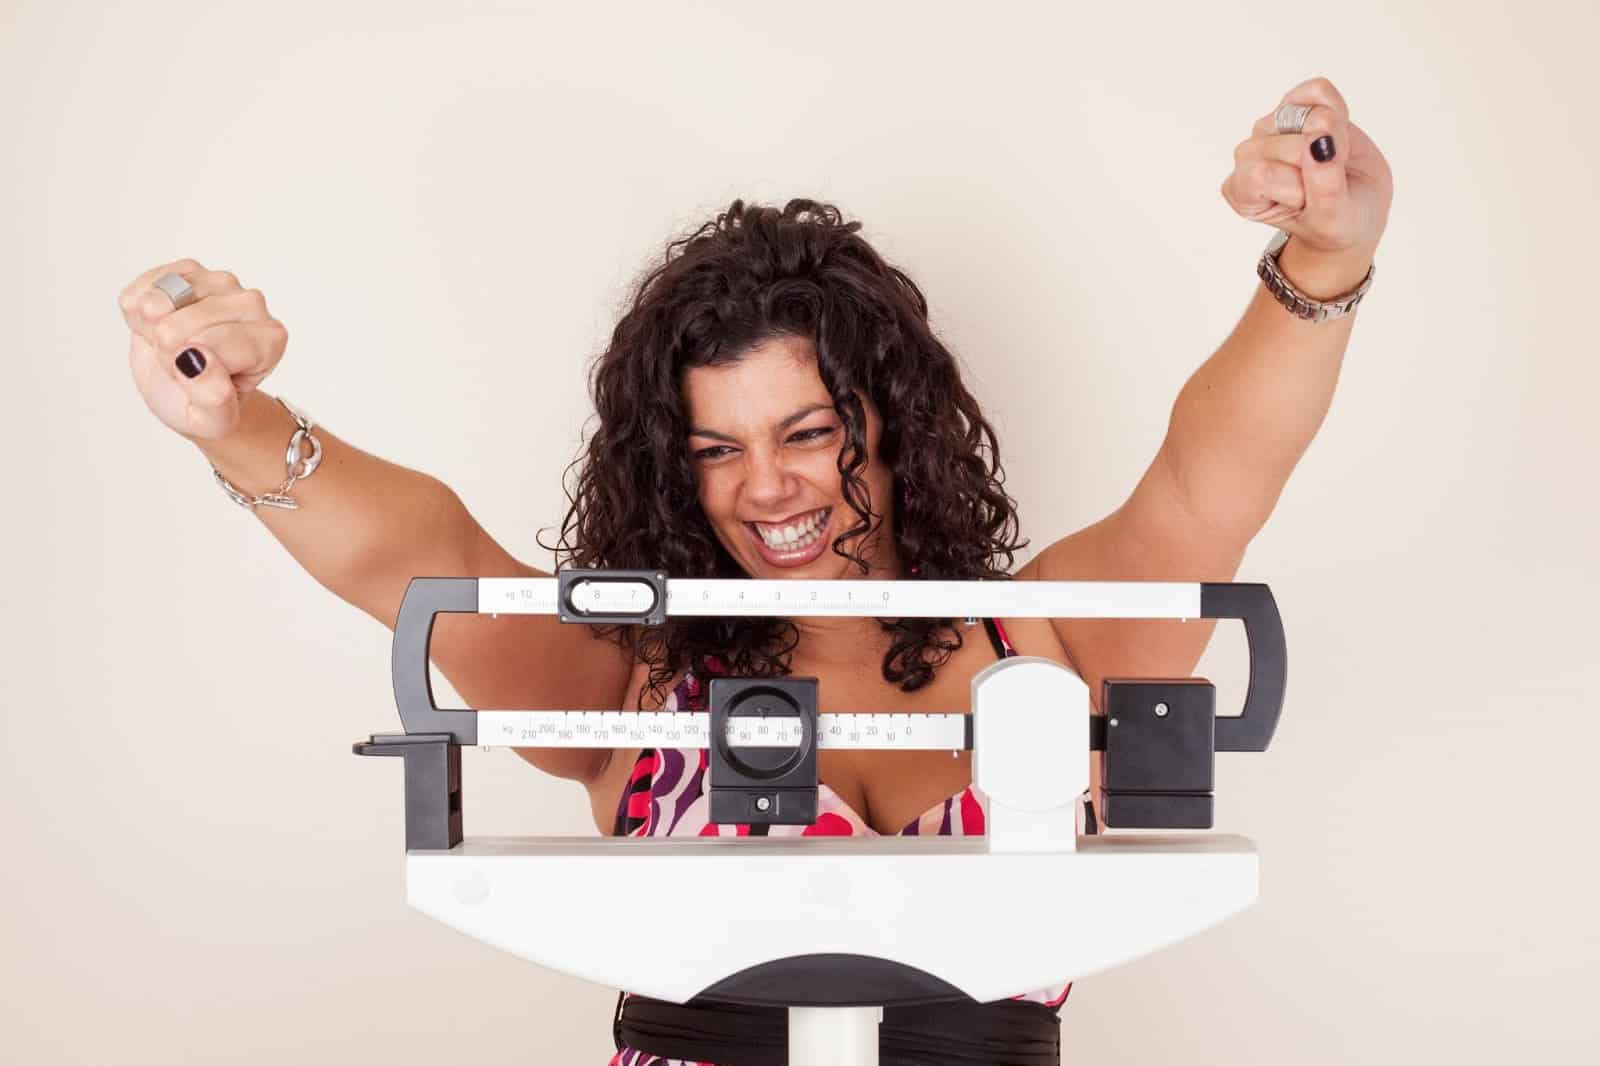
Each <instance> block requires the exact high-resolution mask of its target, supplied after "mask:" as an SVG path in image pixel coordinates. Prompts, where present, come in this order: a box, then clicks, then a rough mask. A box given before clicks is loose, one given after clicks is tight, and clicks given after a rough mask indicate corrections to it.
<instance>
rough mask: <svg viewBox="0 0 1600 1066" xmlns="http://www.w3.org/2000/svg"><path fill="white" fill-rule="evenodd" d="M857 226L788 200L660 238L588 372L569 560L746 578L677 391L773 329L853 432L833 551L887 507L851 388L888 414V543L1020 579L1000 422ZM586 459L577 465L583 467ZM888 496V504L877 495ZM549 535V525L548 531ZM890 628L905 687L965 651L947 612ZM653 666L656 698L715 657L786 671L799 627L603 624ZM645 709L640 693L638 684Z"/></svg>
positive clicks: (747, 668)
mask: <svg viewBox="0 0 1600 1066" xmlns="http://www.w3.org/2000/svg"><path fill="white" fill-rule="evenodd" d="M860 228H861V223H860V222H848V223H847V222H845V221H843V218H842V216H841V214H840V212H839V209H838V208H836V207H834V206H832V205H830V204H824V203H818V202H816V201H813V200H806V199H793V200H790V201H789V202H788V203H787V204H785V205H784V207H783V209H782V210H781V211H780V210H778V209H777V208H776V207H768V206H761V205H758V204H749V205H746V204H745V203H744V201H743V200H734V201H733V204H732V205H731V206H730V207H729V208H728V209H727V210H726V211H724V212H723V213H721V214H719V215H718V216H717V217H716V218H715V219H713V220H712V221H710V222H707V223H705V224H704V225H702V226H700V227H699V228H698V229H696V230H695V231H693V232H692V233H689V234H688V235H686V236H682V237H679V238H677V239H675V240H673V241H671V242H670V243H668V245H667V246H666V251H665V254H664V255H663V257H662V259H661V261H660V263H659V264H657V265H655V266H654V267H653V268H651V269H649V270H647V271H646V272H645V273H644V274H643V275H642V276H641V278H640V279H639V280H638V282H637V285H636V288H635V289H634V292H633V296H632V300H631V306H630V307H629V308H628V310H627V312H626V313H625V314H624V315H623V316H622V319H621V321H619V322H618V323H617V326H616V328H615V330H613V332H612V334H611V341H610V344H609V345H608V346H607V347H606V349H605V350H604V351H603V352H601V353H600V354H599V355H598V356H597V357H596V359H595V360H594V363H593V365H592V367H591V372H590V391H591V393H592V395H593V397H594V405H595V413H596V415H597V416H598V418H599V423H600V424H599V427H598V429H596V430H595V432H594V434H593V435H592V436H591V437H589V438H588V441H587V451H586V454H584V452H583V451H582V450H580V454H579V456H578V458H577V459H575V460H574V461H573V462H572V464H570V465H569V466H568V467H567V473H568V474H570V473H571V472H572V469H573V467H580V470H579V474H578V479H577V487H576V491H573V490H571V489H568V488H566V480H567V478H566V475H563V479H562V481H563V489H564V491H566V494H567V498H568V500H569V502H570V504H571V506H570V507H569V509H568V511H567V514H566V517H565V518H564V519H563V520H562V525H561V540H560V542H559V543H558V544H557V545H555V546H551V545H546V544H544V542H543V541H542V540H541V541H540V546H541V547H544V548H546V549H547V550H551V551H554V552H555V553H556V557H557V567H558V568H559V567H560V566H561V565H562V556H566V565H568V566H571V567H606V568H616V569H623V568H628V569H634V568H638V569H659V570H663V571H665V572H666V573H667V574H668V575H670V576H671V577H674V578H691V577H694V578H742V577H748V576H749V575H748V574H746V573H745V572H744V571H743V569H742V568H741V567H740V565H739V564H738V563H737V562H736V561H735V560H734V559H733V557H732V556H730V555H729V554H728V552H727V550H726V549H725V548H724V547H723V546H722V544H721V542H720V541H719V540H718V539H717V537H716V535H715V534H714V533H713V531H712V529H711V526H710V524H709V523H708V522H707V520H706V518H705V515H704V512H703V511H702V510H701V508H700V505H699V497H698V493H697V491H696V482H695V473H694V470H693V467H692V465H691V462H690V456H689V446H688V442H687V436H688V423H687V416H686V413H685V409H684V404H683V400H682V396H681V394H680V391H679V386H680V382H681V375H682V374H683V372H684V371H685V370H686V369H688V368H691V367H702V366H718V365H721V364H725V363H731V362H735V361H737V360H739V359H741V358H742V357H743V356H744V355H745V354H746V353H747V352H749V351H750V350H751V349H752V348H754V347H756V346H758V345H760V344H762V343H764V342H766V341H768V340H771V339H774V338H777V337H784V336H792V337H796V338H805V339H808V340H810V341H812V342H813V343H814V345H815V348H816V353H817V370H818V372H819V374H820V376H821V378H822V382H823V384H824V386H826V388H827V390H828V393H829V395H830V396H831V397H832V399H833V404H834V410H835V411H836V412H837V413H838V415H839V418H840V420H841V421H842V422H843V424H844V428H845V444H844V447H843V448H842V449H841V451H840V453H839V461H838V469H839V475H840V487H841V492H842V494H843V496H844V498H845V500H846V501H847V502H848V503H849V505H850V508H851V510H852V511H854V512H855V514H856V517H857V519H858V521H857V523H856V524H855V525H853V526H851V527H850V528H849V529H847V530H845V531H844V532H842V533H841V534H840V535H839V536H838V537H837V538H836V539H835V540H834V542H833V545H832V547H833V551H834V552H835V553H836V554H838V555H841V556H843V557H845V558H847V559H849V560H851V561H852V562H853V563H855V564H856V566H857V567H859V568H860V570H861V572H862V573H863V574H864V573H866V572H867V571H868V567H867V563H866V561H865V560H864V559H862V558H861V557H860V555H859V554H857V553H856V548H855V547H851V549H850V551H846V550H845V548H846V546H847V545H848V544H850V543H851V542H857V543H859V541H858V538H860V537H862V536H863V535H865V534H866V533H867V532H868V531H869V530H870V529H872V528H873V525H874V521H875V520H876V519H878V518H880V517H881V516H879V515H878V514H877V513H876V512H874V511H873V510H872V509H871V504H872V501H871V500H870V499H869V496H868V493H867V491H866V489H865V486H864V484H863V483H862V481H861V479H860V478H859V477H857V472H858V471H860V470H861V469H863V468H864V467H865V466H866V464H867V454H866V447H865V430H866V422H865V416H864V412H863V409H862V405H861V403H860V401H859V399H858V398H857V395H856V390H858V389H859V390H860V391H861V392H862V393H864V394H865V395H867V396H869V397H871V399H872V402H873V403H874V404H875V405H876V407H877V409H878V411H879V412H880V413H881V420H882V426H883V428H882V433H881V436H880V442H879V449H880V458H881V460H882V461H883V462H884V463H885V464H887V465H888V467H889V469H890V470H892V471H893V474H894V485H895V490H894V492H893V493H892V496H893V499H892V500H891V501H890V505H891V506H892V507H894V508H895V511H894V529H895V535H896V539H895V547H896V549H897V551H898V553H899V557H900V561H901V563H902V565H903V566H904V567H905V568H906V572H907V573H908V574H909V575H911V576H912V577H914V578H919V579H922V580H975V579H1008V578H1009V576H1010V569H1011V565H1012V560H1013V555H1014V553H1015V552H1016V551H1017V550H1019V549H1020V548H1023V547H1026V546H1027V544H1028V543H1029V542H1028V541H1020V542H1019V541H1017V540H1015V537H1016V534H1017V519H1016V508H1015V501H1014V500H1012V499H1011V497H1010V496H1009V495H1007V494H1006V492H1005V490H1004V488H1003V487H1002V486H1003V484H1004V481H1005V477H1004V473H1003V469H1002V467H1001V465H1000V449H999V444H998V442H997V441H996V439H995V434H994V430H993V429H992V428H991V427H990V425H989V423H988V421H987V420H986V419H985V418H984V416H983V412H982V411H981V410H980V409H979V407H978V403H977V401H976V400H975V399H974V398H973V396H972V394H971V393H970V392H968V391H967V388H966V386H965V385H963V384H962V381H961V375H960V372H959V368H958V366H957V363H956V359H955V357H954V356H953V355H951V353H950V352H949V351H948V350H947V349H946V348H945V346H944V345H943V344H941V343H940V342H939V339H938V338H937V337H935V336H934V334H933V331H932V330H931V329H930V328H929V325H928V303H927V300H926V299H924V298H923V295H922V292H921V291H920V290H919V289H918V288H917V286H916V285H915V284H914V283H913V282H912V281H911V279H910V278H909V277H907V276H906V275H905V274H904V273H902V272H901V271H900V270H898V269H896V268H895V267H893V266H890V265H889V264H888V263H886V262H885V261H884V260H883V259H882V257H880V256H879V255H878V253H877V252H876V251H874V250H873V248H872V247H871V246H870V245H869V244H868V243H867V242H866V240H864V239H863V238H862V237H861V236H859V235H858V233H857V231H858V230H859V229H860ZM580 464H581V466H580ZM880 503H881V501H880ZM541 532H542V531H541ZM878 621H879V624H880V625H881V626H882V627H883V629H884V630H885V631H892V632H893V633H894V634H895V636H894V638H893V642H892V645H891V647H890V649H889V651H888V653H887V654H886V655H885V656H884V661H883V677H884V679H885V680H886V681H888V682H889V683H891V684H896V685H899V686H900V688H901V689H902V690H903V691H906V692H912V691H915V690H917V689H919V688H922V687H923V686H925V685H927V684H928V683H929V682H930V681H931V680H932V679H933V676H934V671H935V669H936V668H938V667H939V666H942V665H944V664H945V663H946V662H947V661H948V660H949V658H950V655H951V654H952V653H953V652H955V651H956V650H958V649H959V648H960V647H961V646H962V639H961V635H960V633H959V632H958V631H957V630H956V628H955V626H954V624H953V623H954V620H953V619H938V618H907V619H887V618H880V619H879V620H878ZM596 635H597V636H601V637H611V638H613V639H614V640H615V641H616V643H617V644H618V645H619V646H621V647H622V648H625V649H630V650H631V651H632V654H633V655H634V658H635V660H636V661H645V662H648V663H649V664H650V667H651V669H650V676H649V680H648V681H647V683H646V687H648V688H649V690H650V691H651V692H653V693H654V694H655V702H656V703H657V704H659V703H660V702H661V701H662V699H663V698H664V688H665V685H666V683H667V682H668V681H669V680H671V679H672V678H673V677H674V676H676V675H677V673H678V672H679V671H680V670H682V669H684V668H686V667H689V666H691V665H693V666H694V667H695V668H696V669H697V670H704V669H705V666H704V665H703V663H704V661H705V659H706V658H708V657H710V658H712V659H713V661H714V662H715V661H717V660H720V664H718V665H720V666H721V669H722V672H728V673H733V674H735V675H738V676H748V677H772V676H779V675H784V674H787V673H789V669H790V653H791V652H793V650H794V649H795V647H796V646H797V645H798V643H799V630H798V629H797V628H796V627H795V625H794V624H793V623H792V622H790V621H788V620H787V619H783V618H744V619H738V618H734V619H726V618H674V619H669V620H668V621H667V622H666V623H665V624H663V625H661V626H640V625H626V626H612V627H605V626H602V627H599V629H598V631H597V634H596ZM639 696H640V699H641V701H642V700H643V696H644V688H641V689H640V693H639Z"/></svg>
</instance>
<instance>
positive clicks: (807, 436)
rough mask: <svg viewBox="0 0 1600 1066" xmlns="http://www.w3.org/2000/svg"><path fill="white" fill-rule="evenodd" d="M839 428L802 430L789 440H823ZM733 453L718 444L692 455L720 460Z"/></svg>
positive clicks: (823, 427) (698, 457)
mask: <svg viewBox="0 0 1600 1066" xmlns="http://www.w3.org/2000/svg"><path fill="white" fill-rule="evenodd" d="M838 428H839V427H837V426H818V427H817V428H816V429H806V430H801V431H800V432H799V433H795V434H793V435H792V436H790V438H789V439H790V440H791V441H811V440H821V439H822V438H823V437H826V436H829V435H831V434H832V433H833V431H834V430H836V429H838ZM731 451H733V449H732V448H729V447H728V446H727V445H725V444H718V445H717V446H716V447H714V448H701V449H700V450H699V451H697V452H694V453H692V455H693V457H694V458H696V459H720V458H722V453H723V452H731Z"/></svg>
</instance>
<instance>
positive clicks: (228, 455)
mask: <svg viewBox="0 0 1600 1066" xmlns="http://www.w3.org/2000/svg"><path fill="white" fill-rule="evenodd" d="M298 428H299V426H298V425H297V424H296V423H295V420H294V416H293V415H291V414H290V413H289V411H288V409H287V408H285V407H284V406H283V404H281V403H279V402H278V400H277V398H276V397H273V396H269V395H267V394H266V393H264V392H262V391H261V390H260V389H252V390H250V391H249V392H247V393H245V394H244V395H242V396H240V397H239V421H238V424H237V425H236V426H235V427H234V430H233V432H232V433H229V434H228V435H227V436H225V437H218V438H214V439H211V440H199V439H195V438H190V439H191V440H194V444H195V447H197V448H199V449H200V452H201V454H202V455H204V456H205V457H206V459H207V460H209V461H210V463H211V465H212V466H213V467H215V468H216V469H217V471H218V472H220V473H221V474H222V476H223V477H225V478H227V479H228V481H229V482H231V483H232V484H234V485H237V486H238V487H239V488H240V490H242V491H244V492H246V493H262V492H272V491H274V490H275V489H276V488H277V487H278V486H279V485H281V484H283V480H284V453H285V451H286V450H287V448H288V444H289V438H290V437H292V436H294V432H295V430H296V429H298Z"/></svg>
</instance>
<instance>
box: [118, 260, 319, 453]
mask: <svg viewBox="0 0 1600 1066" xmlns="http://www.w3.org/2000/svg"><path fill="white" fill-rule="evenodd" d="M169 272H171V273H175V274H179V275H181V276H182V277H183V278H184V280H185V281H187V282H188V283H189V284H190V286H191V287H193V289H194V293H195V296H196V299H195V301H194V302H193V303H191V304H189V305H188V306H187V307H184V308H182V309H181V310H175V309H174V308H173V306H172V300H171V299H170V298H169V297H168V296H167V294H166V293H164V292H162V291H161V290H160V289H157V288H154V287H153V284H154V282H155V280H156V279H157V278H159V277H161V275H163V274H166V273H169ZM117 306H118V307H119V308H121V310H122V317H123V320H124V321H126V322H127V324H128V329H129V330H130V331H131V333H132V336H131V338H130V341H129V345H128V366H129V369H131V370H132V371H133V381H134V384H135V385H136V386H138V389H139V395H140V396H142V397H144V402H145V406H146V407H148V408H150V411H151V413H153V414H154V415H155V416H156V417H157V418H159V419H160V420H161V421H162V422H163V423H165V424H166V425H167V426H168V427H169V428H170V429H172V430H173V431H175V432H177V433H179V434H181V435H182V436H184V437H187V438H189V439H190V440H215V439H217V438H219V437H225V436H227V435H228V433H230V432H231V431H232V430H233V428H234V426H235V425H236V424H237V423H238V420H239V398H240V397H241V396H243V395H244V394H245V393H248V392H249V391H250V390H252V389H254V388H255V387H256V386H257V385H260V384H261V381H262V379H263V378H265V377H266V376H267V375H268V374H270V373H272V370H273V368H274V367H276V366H277V365H278V361H279V360H280V359H282V358H283V352H284V349H285V348H286V347H287V346H288V343H289V331H288V329H286V328H285V327H284V324H283V323H282V322H279V321H278V320H277V319H275V318H273V317H272V315H271V314H270V313H268V311H267V301H266V297H265V296H263V295H262V294H261V290H260V289H246V288H243V287H241V286H240V284H239V279H238V278H237V277H235V276H234V275H233V274H231V273H229V272H228V271H226V270H207V269H206V268H205V267H203V266H201V265H200V264H199V263H197V262H195V261H194V260H193V259H179V260H178V261H177V262H175V263H164V264H162V265H161V266H158V267H153V268H151V269H150V270H147V271H145V272H144V273H143V274H140V275H139V276H138V277H136V278H134V279H133V281H132V282H130V283H129V284H128V286H127V288H125V289H123V290H122V293H121V294H120V295H119V296H118V297H117Z"/></svg>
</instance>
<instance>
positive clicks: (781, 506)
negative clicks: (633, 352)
mask: <svg viewBox="0 0 1600 1066" xmlns="http://www.w3.org/2000/svg"><path fill="white" fill-rule="evenodd" d="M856 395H857V396H858V397H859V398H860V400H861V403H862V407H863V408H864V410H865V414H866V444H867V456H868V463H867V466H866V467H865V468H864V469H863V470H861V471H860V473H859V474H858V477H860V478H861V481H862V483H863V485H864V487H865V488H866V490H867V492H868V494H869V496H870V498H871V503H872V509H873V510H874V511H877V512H885V513H883V514H882V515H881V516H880V518H879V519H878V520H877V526H876V528H874V529H873V530H871V531H869V532H868V533H867V534H865V537H866V540H865V543H863V544H860V546H859V548H857V547H856V545H857V542H854V541H852V542H851V544H850V545H849V546H848V547H850V548H856V550H857V551H858V553H859V554H860V555H861V557H862V558H864V559H866V560H867V562H868V565H869V566H870V567H871V572H870V573H868V574H865V575H863V574H862V573H861V572H860V571H859V570H858V569H856V567H855V566H854V564H852V563H851V562H850V560H848V559H846V558H844V557H843V556H841V555H838V554H836V553H835V552H834V551H833V549H832V543H833V539H834V538H835V537H837V536H838V535H839V533H840V532H841V531H843V530H845V529H848V528H849V527H850V526H852V525H855V524H856V522H857V518H856V514H855V512H854V511H852V510H851V509H850V506H849V504H847V503H846V502H845V500H844V495H843V493H842V491H841V486H840V476H839V469H838V462H839V452H840V450H841V449H842V448H843V447H844V439H845V435H844V423H843V421H842V420H841V419H840V418H839V416H838V415H836V414H835V413H834V410H833V402H832V401H831V400H830V399H829V396H828V390H827V389H826V388H825V387H824V386H823V384H822V378H821V377H820V376H819V375H818V373H817V364H816V349H815V347H814V346H813V344H812V342H811V341H810V340H809V339H806V338H799V337H780V338H777V339H774V340H771V341H768V342H766V343H764V344H761V345H758V346H757V347H755V348H752V349H751V350H750V351H749V352H748V353H747V354H746V355H745V356H744V357H743V358H742V359H740V360H738V361H737V362H733V363H728V364H724V365H722V366H716V367H695V368H693V369H690V370H688V371H686V372H685V373H684V376H683V399H684V404H685V406H686V407H687V409H688V412H689V438H688V446H689V462H690V465H691V466H692V467H693V468H694V471H695V478H696V483H697V486H698V491H699V497H700V506H701V508H702V509H703V510H704V511H705V515H706V518H707V520H708V521H709V522H710V523H711V528H712V529H713V530H714V531H715V532H716V535H717V539H718V540H720V541H721V542H722V545H723V547H725V548H726V549H727V550H728V553H729V554H730V555H732V556H733V557H734V559H736V560H738V562H739V565H740V566H742V567H743V568H744V570H745V572H746V573H748V574H749V575H750V576H751V577H753V578H791V577H792V578H802V577H803V578H807V579H824V580H832V579H837V578H861V577H877V578H895V577H898V576H899V565H898V559H897V557H896V554H895V551H894V529H893V525H892V523H893V518H892V516H891V515H890V514H888V513H887V512H890V511H892V508H891V506H890V501H891V499H892V497H891V496H890V492H891V486H892V475H891V474H890V472H889V471H888V470H887V469H886V468H885V467H884V466H883V465H881V464H880V463H879V462H878V439H879V435H880V433H881V431H882V428H883V423H882V422H881V420H880V419H879V417H878V411H877V409H876V408H875V407H873V405H872V401H871V400H869V399H868V398H867V397H866V396H865V395H864V394H862V393H860V392H859V391H858V392H857V394H856Z"/></svg>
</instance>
